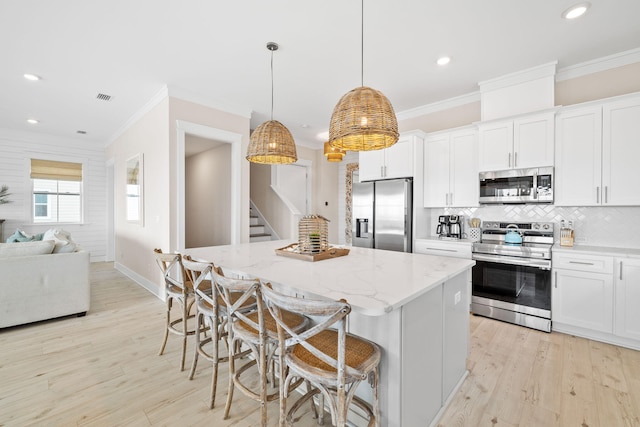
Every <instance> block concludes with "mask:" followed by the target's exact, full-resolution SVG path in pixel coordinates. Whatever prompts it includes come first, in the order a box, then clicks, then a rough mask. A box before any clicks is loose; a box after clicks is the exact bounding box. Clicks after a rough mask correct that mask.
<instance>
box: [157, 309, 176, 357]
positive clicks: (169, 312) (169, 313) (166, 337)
mask: <svg viewBox="0 0 640 427" xmlns="http://www.w3.org/2000/svg"><path fill="white" fill-rule="evenodd" d="M172 301H173V298H171V297H167V316H166V318H167V321H166V324H165V326H164V338H163V339H162V345H161V346H160V352H159V353H158V356H162V354H163V353H164V348H165V347H166V346H167V339H168V338H169V325H170V323H171V303H172Z"/></svg>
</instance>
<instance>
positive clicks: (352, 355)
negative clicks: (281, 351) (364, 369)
mask: <svg viewBox="0 0 640 427" xmlns="http://www.w3.org/2000/svg"><path fill="white" fill-rule="evenodd" d="M307 342H309V344H311V345H313V346H314V347H316V348H317V349H318V350H320V351H322V352H323V353H325V354H326V355H328V356H330V357H332V358H334V359H336V360H337V359H338V332H337V331H336V330H334V329H326V330H324V331H322V332H320V333H318V334H317V335H314V336H313V337H311V338H309V339H308V340H307ZM345 348H346V350H345V363H346V364H347V365H348V366H350V367H352V368H354V369H356V370H360V369H361V366H363V365H364V364H366V363H365V362H367V361H368V360H369V358H371V357H372V356H373V355H374V353H375V348H374V346H373V345H372V344H371V343H370V342H368V341H366V340H363V339H361V338H358V337H356V336H354V335H349V334H347V337H346V344H345ZM292 356H293V357H295V358H297V359H299V360H300V361H302V362H303V363H305V364H307V365H309V366H311V367H314V368H317V369H321V370H323V371H328V372H337V370H336V369H335V368H333V367H332V366H330V365H328V364H326V363H325V362H323V361H322V360H320V359H318V358H317V357H316V356H314V355H313V354H311V352H309V350H307V349H306V348H304V347H303V346H302V345H300V344H297V345H295V346H294V347H293V351H292Z"/></svg>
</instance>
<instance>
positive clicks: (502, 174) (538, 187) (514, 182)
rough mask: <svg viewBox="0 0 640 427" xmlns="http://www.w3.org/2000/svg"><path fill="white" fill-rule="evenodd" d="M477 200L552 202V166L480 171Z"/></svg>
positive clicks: (488, 201) (485, 202)
mask: <svg viewBox="0 0 640 427" xmlns="http://www.w3.org/2000/svg"><path fill="white" fill-rule="evenodd" d="M479 202H480V203H481V204H490V203H496V204H498V203H553V167H545V168H531V169H511V170H505V171H497V172H480V200H479Z"/></svg>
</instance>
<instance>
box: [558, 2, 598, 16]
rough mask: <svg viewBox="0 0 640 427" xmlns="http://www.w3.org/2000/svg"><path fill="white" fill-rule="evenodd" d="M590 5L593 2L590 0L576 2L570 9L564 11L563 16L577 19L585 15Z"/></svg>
mask: <svg viewBox="0 0 640 427" xmlns="http://www.w3.org/2000/svg"><path fill="white" fill-rule="evenodd" d="M590 6H591V3H589V2H584V3H578V4H574V5H573V6H571V7H570V8H569V9H567V10H565V11H564V12H562V17H563V18H564V19H576V18H578V17H580V16H582V15H584V14H585V12H586V11H587V9H589V7H590Z"/></svg>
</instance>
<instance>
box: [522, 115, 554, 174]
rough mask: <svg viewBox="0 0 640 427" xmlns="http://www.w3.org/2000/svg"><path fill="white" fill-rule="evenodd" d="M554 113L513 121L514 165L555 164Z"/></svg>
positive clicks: (526, 166) (528, 166) (536, 165)
mask: <svg viewBox="0 0 640 427" xmlns="http://www.w3.org/2000/svg"><path fill="white" fill-rule="evenodd" d="M553 118H554V114H553V113H550V114H541V115H536V116H531V117H526V118H521V119H517V120H515V121H514V122H513V163H512V165H513V167H514V168H530V167H539V166H553V145H554V144H553V141H554V119H553Z"/></svg>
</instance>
